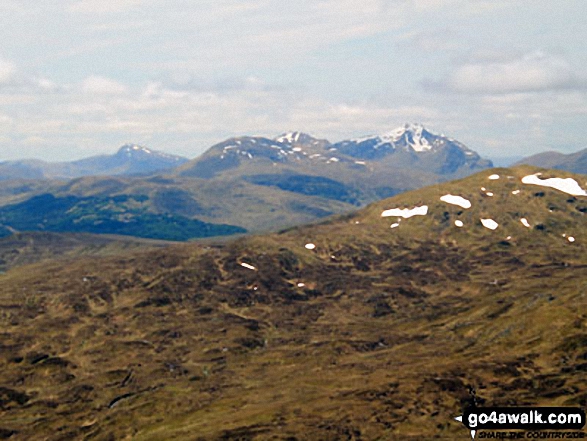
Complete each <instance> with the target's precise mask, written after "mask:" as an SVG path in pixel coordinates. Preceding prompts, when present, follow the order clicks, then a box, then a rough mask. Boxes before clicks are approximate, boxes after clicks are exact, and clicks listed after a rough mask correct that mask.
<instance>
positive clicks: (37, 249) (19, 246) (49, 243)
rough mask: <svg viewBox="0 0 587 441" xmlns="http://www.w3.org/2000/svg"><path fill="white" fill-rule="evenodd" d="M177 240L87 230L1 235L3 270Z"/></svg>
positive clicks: (118, 251) (140, 247)
mask: <svg viewBox="0 0 587 441" xmlns="http://www.w3.org/2000/svg"><path fill="white" fill-rule="evenodd" d="M1 235H2V233H1V230H0V236H1ZM173 243H175V242H165V241H156V240H146V239H137V238H133V237H127V236H110V235H96V234H86V233H50V232H26V233H14V234H10V235H7V236H4V237H0V272H5V271H7V270H9V269H10V268H14V267H17V266H22V265H29V264H33V263H37V262H45V261H56V260H60V259H62V260H67V259H70V260H71V259H79V258H81V257H88V256H108V255H117V254H121V253H123V252H129V251H133V250H139V249H140V250H142V249H147V248H161V247H164V246H169V245H170V244H173Z"/></svg>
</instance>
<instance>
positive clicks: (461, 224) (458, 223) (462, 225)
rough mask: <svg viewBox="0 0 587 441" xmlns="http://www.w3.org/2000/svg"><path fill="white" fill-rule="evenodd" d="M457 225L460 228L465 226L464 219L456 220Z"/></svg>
mask: <svg viewBox="0 0 587 441" xmlns="http://www.w3.org/2000/svg"><path fill="white" fill-rule="evenodd" d="M455 225H456V226H457V227H459V228H463V227H464V226H465V224H464V223H463V221H460V220H456V221H455Z"/></svg>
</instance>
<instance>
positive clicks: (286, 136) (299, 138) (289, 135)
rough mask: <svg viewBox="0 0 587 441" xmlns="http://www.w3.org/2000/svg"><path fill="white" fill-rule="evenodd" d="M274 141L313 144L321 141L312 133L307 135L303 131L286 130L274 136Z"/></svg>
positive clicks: (291, 143)
mask: <svg viewBox="0 0 587 441" xmlns="http://www.w3.org/2000/svg"><path fill="white" fill-rule="evenodd" d="M274 140H275V141H277V142H280V143H282V144H290V145H293V144H314V145H317V144H319V143H320V142H321V141H320V140H319V139H317V138H314V137H313V136H312V135H308V134H307V133H304V132H286V133H282V134H281V135H279V136H277V137H276V138H274Z"/></svg>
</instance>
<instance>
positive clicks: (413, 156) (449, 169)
mask: <svg viewBox="0 0 587 441" xmlns="http://www.w3.org/2000/svg"><path fill="white" fill-rule="evenodd" d="M267 161H269V162H267ZM251 162H254V163H256V164H258V165H262V164H266V165H272V164H289V165H292V166H295V167H300V166H304V165H311V166H312V167H314V168H315V166H317V165H325V166H326V165H328V166H331V165H332V164H338V165H339V166H344V165H345V164H346V165H347V166H348V165H351V166H353V167H355V168H356V167H357V166H365V167H366V168H365V170H363V172H364V171H366V170H368V169H369V167H371V169H372V168H373V167H376V168H379V169H381V170H383V169H388V170H391V169H398V168H399V169H403V170H409V169H413V170H417V171H422V172H427V173H433V174H436V175H443V176H444V175H452V174H456V175H458V176H464V175H467V174H470V173H472V172H474V171H476V170H480V169H483V168H487V167H490V166H491V165H492V164H491V161H488V160H484V159H482V158H481V157H480V156H479V155H478V154H477V153H476V152H474V151H473V150H471V149H469V148H468V147H467V146H465V145H464V144H462V143H460V142H458V141H456V140H454V139H452V138H448V137H446V136H444V135H437V134H434V133H432V132H431V131H429V130H427V129H426V128H425V127H424V126H423V125H421V124H406V125H404V126H402V127H399V128H397V129H395V130H393V131H391V132H388V133H385V134H382V135H373V136H365V137H362V138H357V139H350V140H345V141H341V142H337V143H335V144H331V143H330V142H328V141H327V140H323V139H317V138H314V137H313V136H311V135H308V134H306V133H303V132H287V133H283V134H282V135H279V136H277V137H276V138H274V139H269V138H263V137H239V138H231V139H228V140H226V141H223V142H221V143H219V144H216V145H215V146H213V147H211V148H210V149H209V150H208V151H207V152H206V153H205V154H204V155H202V156H201V157H199V158H197V159H195V160H194V161H191V162H190V163H188V164H186V165H185V166H184V167H181V170H180V173H181V174H182V175H184V176H196V177H205V178H209V177H213V176H216V175H217V174H218V173H222V172H223V171H224V170H232V171H233V172H234V171H235V169H238V168H239V167H241V168H242V167H246V164H250V163H251ZM330 169H332V167H330ZM315 171H316V170H315ZM327 173H329V172H327ZM339 173H345V174H349V173H355V172H354V171H346V170H339Z"/></svg>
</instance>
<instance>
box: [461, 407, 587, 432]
mask: <svg viewBox="0 0 587 441" xmlns="http://www.w3.org/2000/svg"><path fill="white" fill-rule="evenodd" d="M455 419H456V420H457V421H460V422H461V423H463V424H464V425H465V427H466V428H467V429H469V430H470V431H471V437H472V438H473V439H475V436H476V435H479V436H478V438H494V439H585V438H586V436H585V432H583V431H581V429H583V427H584V426H585V412H584V411H583V410H582V409H581V408H578V407H471V408H469V409H467V410H466V411H465V413H464V414H463V415H461V416H458V417H456V418H455ZM505 431H509V432H505ZM514 431H517V432H514ZM520 431H523V432H520Z"/></svg>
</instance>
